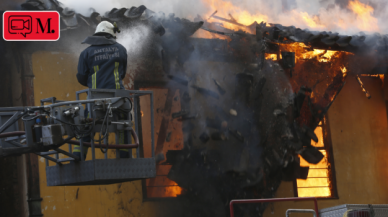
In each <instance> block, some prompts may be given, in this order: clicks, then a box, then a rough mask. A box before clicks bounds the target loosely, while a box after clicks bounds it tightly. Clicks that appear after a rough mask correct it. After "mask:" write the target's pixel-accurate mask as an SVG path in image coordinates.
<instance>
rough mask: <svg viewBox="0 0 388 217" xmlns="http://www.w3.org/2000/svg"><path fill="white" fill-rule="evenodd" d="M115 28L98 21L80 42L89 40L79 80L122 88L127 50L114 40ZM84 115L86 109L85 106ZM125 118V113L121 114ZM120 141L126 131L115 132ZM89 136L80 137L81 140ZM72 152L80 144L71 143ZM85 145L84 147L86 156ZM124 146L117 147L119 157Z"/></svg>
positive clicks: (125, 153) (95, 85) (123, 155)
mask: <svg viewBox="0 0 388 217" xmlns="http://www.w3.org/2000/svg"><path fill="white" fill-rule="evenodd" d="M116 32H120V30H119V29H118V28H117V26H116V24H115V25H113V24H112V23H110V22H107V21H102V22H101V23H99V24H98V25H97V28H96V32H95V33H94V35H93V36H89V37H87V38H86V39H85V40H84V41H83V42H82V44H90V46H89V47H88V48H86V49H85V50H84V51H82V53H81V54H80V57H79V61H78V73H77V79H78V82H79V83H80V84H82V85H83V86H87V87H89V88H92V89H124V86H123V81H122V80H123V79H124V77H125V73H126V71H127V50H126V49H125V48H124V47H123V46H122V45H121V44H119V43H117V42H116ZM85 116H88V111H87V109H85ZM122 118H127V117H125V116H124V117H122ZM119 138H120V139H119V140H120V144H123V143H126V144H128V143H127V140H128V136H127V132H126V133H123V132H120V133H119ZM90 140H91V138H90V136H88V137H83V138H82V141H83V142H90ZM73 152H74V154H75V155H78V156H80V155H81V153H80V152H81V150H80V146H75V147H74V150H73ZM86 153H87V148H86V147H84V156H85V158H86ZM128 157H129V152H128V150H124V149H123V150H120V158H128Z"/></svg>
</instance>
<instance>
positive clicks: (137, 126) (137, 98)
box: [133, 97, 140, 158]
mask: <svg viewBox="0 0 388 217" xmlns="http://www.w3.org/2000/svg"><path fill="white" fill-rule="evenodd" d="M139 98H140V97H134V98H133V106H134V112H133V114H134V115H133V116H134V117H135V130H136V135H138V136H139V124H138V123H139V121H138V116H137V101H138V100H140V99H139ZM136 158H140V154H139V147H137V148H136Z"/></svg>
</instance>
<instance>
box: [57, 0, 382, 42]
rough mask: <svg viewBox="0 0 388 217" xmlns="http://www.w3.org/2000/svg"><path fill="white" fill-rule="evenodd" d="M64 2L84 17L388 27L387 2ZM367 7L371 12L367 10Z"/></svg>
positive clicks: (351, 30) (350, 30) (347, 29)
mask: <svg viewBox="0 0 388 217" xmlns="http://www.w3.org/2000/svg"><path fill="white" fill-rule="evenodd" d="M355 1H359V2H361V3H362V4H363V7H366V11H365V13H363V14H361V15H360V14H356V13H355V11H354V10H352V8H351V7H350V6H349V4H350V3H352V2H355ZM61 2H62V3H63V4H64V5H65V6H68V7H69V8H73V9H75V10H76V11H77V12H78V13H81V14H84V15H88V14H90V13H91V10H90V8H94V9H95V10H96V11H97V12H99V13H100V14H102V15H104V14H105V12H107V11H110V10H111V9H112V8H122V7H126V8H130V7H132V6H136V7H137V6H140V5H145V6H146V7H147V8H148V9H150V10H152V11H155V12H159V11H161V12H164V13H165V14H169V13H174V14H175V15H176V16H178V17H181V18H188V19H191V20H192V19H194V17H196V16H197V15H200V16H201V17H202V18H207V17H208V16H209V15H210V14H212V13H213V12H214V11H215V10H217V11H218V13H217V15H219V16H222V17H225V18H227V19H229V18H230V17H229V14H231V15H232V16H233V17H234V18H236V20H237V21H238V22H243V23H244V24H245V25H249V24H250V23H253V22H254V21H258V22H261V21H265V22H268V23H279V24H282V25H287V26H288V25H293V26H296V27H299V28H302V29H304V28H308V29H310V30H321V31H335V32H340V33H342V34H356V33H359V32H360V31H364V32H380V33H386V32H388V26H386V25H385V21H386V20H387V18H388V13H387V12H388V4H387V2H386V1H385V0H311V1H306V0H272V1H267V0H199V1H198V0H187V1H180V0H166V1H158V2H155V1H153V0H133V1H126V0H112V1H109V2H108V1H104V0H84V1H79V0H62V1H61ZM368 8H369V9H371V10H369V11H368ZM246 20H249V22H250V23H249V22H247V21H246ZM210 21H211V22H215V21H217V20H214V19H211V20H210ZM218 22H219V21H218Z"/></svg>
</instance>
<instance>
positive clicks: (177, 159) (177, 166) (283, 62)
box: [5, 0, 387, 216]
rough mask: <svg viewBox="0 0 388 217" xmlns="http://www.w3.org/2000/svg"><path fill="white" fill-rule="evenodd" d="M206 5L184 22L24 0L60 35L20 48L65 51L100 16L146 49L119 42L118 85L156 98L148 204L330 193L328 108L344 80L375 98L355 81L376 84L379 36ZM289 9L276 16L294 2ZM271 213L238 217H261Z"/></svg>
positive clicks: (143, 136) (382, 57) (196, 211)
mask: <svg viewBox="0 0 388 217" xmlns="http://www.w3.org/2000/svg"><path fill="white" fill-rule="evenodd" d="M210 2H211V3H210V4H211V5H212V7H213V9H214V12H213V13H212V14H210V15H207V16H206V17H205V16H204V15H203V16H200V15H198V16H197V17H196V18H195V19H193V21H190V20H188V19H185V18H179V17H176V16H174V14H169V15H166V14H164V13H162V12H154V11H152V8H150V9H147V8H146V7H145V6H139V7H132V8H120V9H117V8H114V9H112V10H110V11H108V12H107V13H106V14H105V15H101V14H99V13H97V12H93V13H91V15H90V16H89V17H86V16H84V15H81V14H79V13H77V10H71V9H69V8H63V5H61V4H60V3H59V2H57V1H55V0H45V1H38V0H29V1H27V2H26V3H23V4H22V5H21V7H22V8H23V9H25V10H57V11H59V12H60V14H61V39H60V40H59V41H58V42H56V44H55V45H54V44H53V43H52V42H46V43H41V44H40V46H39V47H37V46H36V44H32V43H28V42H25V43H23V45H21V46H18V47H17V49H18V52H20V53H32V52H35V51H38V50H42V49H44V50H48V51H55V50H62V51H66V52H73V51H74V49H73V47H74V46H73V45H72V46H68V45H69V44H74V42H79V41H81V40H82V39H83V38H84V37H85V36H87V35H90V34H92V33H93V30H94V28H95V27H96V25H97V24H98V23H99V22H100V21H101V20H107V21H110V22H117V24H118V25H119V26H120V27H121V28H122V30H123V34H121V35H119V36H118V41H119V42H122V43H123V44H124V45H125V44H126V43H128V42H127V39H126V37H128V34H129V35H130V34H132V33H133V32H139V34H140V36H138V37H140V38H141V39H142V42H141V43H144V44H143V46H142V50H141V51H139V50H131V45H132V44H131V43H128V44H127V46H129V49H128V50H129V52H133V53H136V55H133V56H131V55H130V58H132V61H128V62H129V66H128V67H129V69H128V71H127V76H126V78H125V80H124V82H125V87H126V88H127V89H138V90H153V91H154V94H155V96H154V105H155V106H154V113H155V120H154V121H155V138H156V143H155V144H156V147H155V153H156V154H160V153H162V154H163V155H164V156H165V159H164V160H161V161H160V162H158V164H157V177H156V178H153V179H148V180H144V181H143V185H142V187H143V189H142V190H143V196H144V198H146V199H150V200H151V199H155V198H171V197H172V198H175V197H176V198H179V203H180V204H181V206H182V209H185V210H186V211H188V212H187V215H188V216H227V215H228V202H229V201H230V200H231V199H235V198H241V199H243V198H244V199H253V198H271V197H274V195H275V193H276V191H277V189H278V187H279V185H280V183H281V181H290V182H294V186H295V189H296V196H300V197H302V196H316V197H327V198H335V197H337V189H336V185H335V181H336V177H335V168H334V159H333V155H332V147H331V138H330V127H329V124H328V118H327V112H328V110H329V109H330V106H331V105H332V103H333V102H334V101H335V99H336V97H337V95H338V94H339V93H340V91H341V89H342V87H343V86H344V84H345V82H346V79H347V78H348V77H352V78H350V79H354V78H355V79H357V82H358V83H359V84H360V91H363V92H364V93H365V95H366V97H368V98H370V97H373V96H371V94H370V93H369V92H368V90H367V89H366V88H365V87H364V85H363V83H362V79H363V76H375V77H377V78H381V79H382V80H384V75H383V74H384V73H385V72H386V52H387V37H386V36H384V35H380V34H360V35H352V36H349V35H341V34H339V33H334V32H327V31H323V30H324V29H325V28H327V27H328V26H327V25H325V24H324V23H322V22H321V21H320V20H319V18H317V17H310V16H309V15H308V14H299V15H298V16H301V17H302V18H303V19H304V20H305V22H306V23H308V24H309V25H311V27H318V28H319V29H322V31H309V30H307V29H304V30H303V29H300V28H297V27H294V26H283V25H280V24H272V23H266V19H267V17H266V16H264V15H257V16H252V15H250V14H246V13H243V12H242V13H239V14H224V12H222V11H218V8H217V7H218V5H219V2H218V1H210ZM287 2H291V3H288V4H284V10H288V8H292V7H293V4H292V1H287ZM224 6H225V5H224ZM227 6H228V7H230V8H233V7H234V5H233V4H230V5H227ZM349 8H350V9H351V10H353V11H355V12H357V13H358V14H360V19H362V20H363V22H361V23H360V24H359V25H364V26H367V27H368V30H372V31H377V30H378V26H375V25H370V24H371V23H372V24H374V23H375V21H374V20H373V17H371V16H370V11H369V10H370V8H369V7H368V6H367V5H364V4H362V3H360V2H358V1H357V0H356V1H350V3H349ZM295 25H297V24H295ZM338 25H339V26H341V25H345V24H344V23H341V22H340V23H338ZM131 32H132V33H131ZM131 37H132V36H131ZM132 43H133V42H132ZM75 44H77V43H75ZM5 46H9V47H10V46H11V45H5ZM148 104H149V99H147V98H145V99H144V100H140V101H139V103H138V106H139V107H138V110H137V111H138V114H135V115H138V116H140V117H141V119H142V124H143V126H142V125H140V126H137V127H138V128H139V130H140V141H141V143H142V144H144V145H143V150H142V153H141V154H142V155H144V156H151V148H150V145H149V144H150V142H151V141H150V132H149V131H148V130H147V129H148V128H149V126H148V125H147V123H149V122H150V118H151V117H150V116H149V115H148V114H150V112H149V109H150V107H149V105H148ZM147 109H148V110H147ZM267 206H268V204H261V205H246V206H242V205H241V206H237V207H236V213H238V214H239V215H247V216H251V215H257V213H259V214H260V216H261V215H262V214H263V212H264V210H265V209H266V207H267Z"/></svg>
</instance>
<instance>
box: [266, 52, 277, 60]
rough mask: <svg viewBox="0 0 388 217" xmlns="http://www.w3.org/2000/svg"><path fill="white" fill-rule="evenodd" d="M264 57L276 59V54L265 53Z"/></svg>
mask: <svg viewBox="0 0 388 217" xmlns="http://www.w3.org/2000/svg"><path fill="white" fill-rule="evenodd" d="M265 59H266V60H278V55H277V54H269V53H266V54H265Z"/></svg>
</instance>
